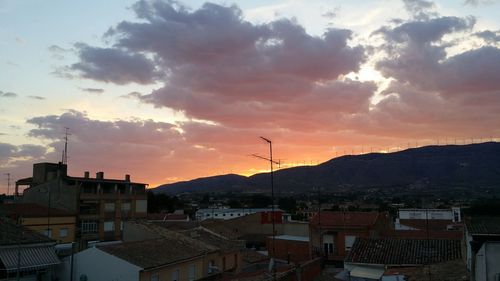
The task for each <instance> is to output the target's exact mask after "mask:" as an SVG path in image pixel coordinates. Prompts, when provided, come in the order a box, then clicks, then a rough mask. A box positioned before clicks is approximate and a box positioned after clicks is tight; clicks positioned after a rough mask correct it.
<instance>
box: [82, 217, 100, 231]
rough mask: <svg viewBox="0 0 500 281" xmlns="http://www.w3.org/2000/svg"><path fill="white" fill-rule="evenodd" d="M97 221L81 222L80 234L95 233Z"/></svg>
mask: <svg viewBox="0 0 500 281" xmlns="http://www.w3.org/2000/svg"><path fill="white" fill-rule="evenodd" d="M97 226H98V224H97V221H95V220H82V221H81V223H80V229H81V231H82V233H97V231H98V229H97Z"/></svg>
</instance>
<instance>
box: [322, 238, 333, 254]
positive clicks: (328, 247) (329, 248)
mask: <svg viewBox="0 0 500 281" xmlns="http://www.w3.org/2000/svg"><path fill="white" fill-rule="evenodd" d="M323 250H324V252H325V255H333V250H334V245H333V235H324V236H323Z"/></svg>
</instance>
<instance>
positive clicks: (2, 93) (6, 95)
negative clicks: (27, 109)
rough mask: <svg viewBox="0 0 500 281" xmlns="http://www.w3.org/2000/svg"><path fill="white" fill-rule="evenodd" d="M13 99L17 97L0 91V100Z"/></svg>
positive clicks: (14, 94)
mask: <svg viewBox="0 0 500 281" xmlns="http://www.w3.org/2000/svg"><path fill="white" fill-rule="evenodd" d="M15 97H17V94H16V93H13V92H2V91H0V98H15Z"/></svg>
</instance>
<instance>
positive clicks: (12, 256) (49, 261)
mask: <svg viewBox="0 0 500 281" xmlns="http://www.w3.org/2000/svg"><path fill="white" fill-rule="evenodd" d="M0 260H1V261H2V263H3V265H4V267H5V270H7V271H8V272H13V271H17V270H18V268H19V270H24V271H25V270H36V269H41V268H47V267H49V266H52V265H56V264H59V263H61V261H60V260H59V258H58V257H57V255H56V252H55V249H54V247H52V246H31V247H30V246H25V245H23V246H21V247H9V248H3V249H0Z"/></svg>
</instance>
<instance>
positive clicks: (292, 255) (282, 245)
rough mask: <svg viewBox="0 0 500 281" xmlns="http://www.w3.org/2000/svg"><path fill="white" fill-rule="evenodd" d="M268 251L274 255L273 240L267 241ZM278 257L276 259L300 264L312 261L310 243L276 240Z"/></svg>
mask: <svg viewBox="0 0 500 281" xmlns="http://www.w3.org/2000/svg"><path fill="white" fill-rule="evenodd" d="M266 246H267V250H268V251H269V253H270V254H271V255H273V239H272V238H268V239H267V241H266ZM275 248H276V255H273V256H274V257H275V258H277V259H280V260H286V261H288V260H289V261H290V262H292V263H300V262H304V261H308V260H310V259H311V257H310V251H309V242H304V241H294V240H283V239H275Z"/></svg>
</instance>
